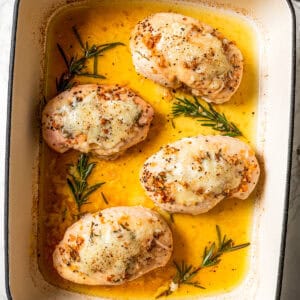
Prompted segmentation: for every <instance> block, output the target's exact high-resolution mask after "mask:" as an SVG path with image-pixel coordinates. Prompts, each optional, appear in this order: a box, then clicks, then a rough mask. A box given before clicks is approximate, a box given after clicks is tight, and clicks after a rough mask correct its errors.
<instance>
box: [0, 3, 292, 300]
mask: <svg viewBox="0 0 300 300" xmlns="http://www.w3.org/2000/svg"><path fill="white" fill-rule="evenodd" d="M286 2H287V4H288V6H289V8H290V12H291V16H292V23H293V25H292V27H293V28H292V39H293V40H292V74H291V108H290V124H289V149H288V162H287V164H288V171H287V175H286V192H285V207H284V216H283V228H282V235H281V250H280V262H279V269H278V276H277V288H276V299H278V300H279V299H280V296H281V292H282V279H283V269H284V257H285V248H286V235H287V222H288V206H289V196H290V185H291V168H292V154H293V137H294V117H295V114H294V110H295V83H296V76H295V74H296V14H295V10H294V6H293V4H292V0H286ZM19 6H20V0H16V1H15V4H14V13H13V26H12V38H11V50H10V66H9V79H8V96H7V100H8V102H7V123H6V145H5V148H6V153H5V195H4V197H5V199H4V231H5V233H4V260H5V261H4V267H5V289H6V296H7V299H13V298H12V295H11V291H10V285H9V277H10V274H9V245H8V235H9V223H8V222H9V205H8V202H9V160H10V135H11V110H12V90H13V76H14V63H15V50H16V36H17V29H18V28H17V27H18V17H19Z"/></svg>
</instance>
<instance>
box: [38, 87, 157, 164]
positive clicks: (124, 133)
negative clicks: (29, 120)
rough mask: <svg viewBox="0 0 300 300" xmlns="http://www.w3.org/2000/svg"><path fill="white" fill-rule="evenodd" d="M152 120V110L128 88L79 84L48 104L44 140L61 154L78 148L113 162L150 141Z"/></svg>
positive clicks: (44, 114) (44, 121)
mask: <svg viewBox="0 0 300 300" xmlns="http://www.w3.org/2000/svg"><path fill="white" fill-rule="evenodd" d="M152 118H153V109H152V107H151V106H150V105H149V104H148V103H146V102H145V101H144V100H143V99H142V98H141V97H139V96H138V95H137V94H135V93H134V92H133V91H132V90H130V89H128V88H125V87H121V86H118V85H115V86H109V85H96V84H87V85H78V86H76V87H73V88H71V89H70V90H67V91H65V92H63V93H61V94H59V95H58V96H56V97H55V98H54V99H52V100H50V101H49V102H48V103H47V105H46V107H45V109H44V111H43V116H42V127H43V137H44V139H45V141H46V142H47V144H48V145H49V146H50V147H51V148H52V149H54V150H55V151H57V152H59V153H64V152H65V151H67V150H69V149H75V150H78V151H80V152H84V153H87V152H92V153H93V154H95V155H97V156H98V157H100V158H107V159H113V158H116V157H118V156H119V155H120V154H122V152H124V151H125V150H126V149H127V148H129V147H131V146H133V145H135V144H137V143H139V142H141V141H143V140H144V139H145V138H146V136H147V134H148V131H149V127H150V123H151V121H152Z"/></svg>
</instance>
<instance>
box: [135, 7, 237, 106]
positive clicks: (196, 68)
mask: <svg viewBox="0 0 300 300" xmlns="http://www.w3.org/2000/svg"><path fill="white" fill-rule="evenodd" d="M130 47H131V53H132V59H133V64H134V66H135V68H136V71H137V72H138V73H140V74H142V75H143V76H145V77H147V78H149V79H151V80H153V81H155V82H157V83H159V84H160V85H163V86H166V87H169V88H173V89H178V88H182V87H183V88H185V89H187V90H188V91H190V92H191V93H192V94H194V95H195V96H201V97H203V99H205V100H206V101H208V102H214V103H223V102H226V101H228V100H230V98H231V96H232V95H233V94H234V93H235V92H236V90H237V88H238V87H239V85H240V82H241V79H242V75H243V56H242V53H241V51H240V50H239V49H238V47H237V46H236V45H235V44H234V42H232V41H229V40H227V39H226V38H225V37H224V36H223V35H222V34H221V33H220V32H218V31H217V30H216V29H214V28H212V27H211V26H209V25H207V24H204V23H202V22H200V21H198V20H196V19H193V18H191V17H187V16H184V15H180V14H175V13H157V14H154V15H151V16H149V17H148V18H146V19H144V20H143V21H141V22H139V23H138V24H137V25H136V27H135V28H134V29H133V31H132V33H131V37H130Z"/></svg>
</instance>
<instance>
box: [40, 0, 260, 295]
mask: <svg viewBox="0 0 300 300" xmlns="http://www.w3.org/2000/svg"><path fill="white" fill-rule="evenodd" d="M120 3H122V4H121V5H120ZM91 5H92V6H91ZM91 5H89V7H85V6H81V7H80V6H78V7H68V8H65V9H63V10H61V11H60V12H59V13H58V14H57V15H56V16H55V17H54V18H53V19H52V20H51V22H50V24H49V27H48V40H47V53H46V59H47V70H46V78H47V80H46V87H45V95H46V99H51V98H52V97H53V96H55V94H56V89H55V78H56V77H59V76H60V74H61V73H62V72H63V71H64V68H65V66H64V63H63V60H62V58H61V56H60V54H59V52H58V50H57V46H56V43H59V44H60V45H61V46H62V47H63V48H64V49H65V52H66V53H68V54H75V53H79V51H80V49H79V45H78V43H77V42H76V40H75V38H74V35H73V33H72V26H74V25H75V26H76V27H77V29H78V31H79V32H80V35H81V37H82V39H83V40H87V41H88V42H89V44H90V45H92V44H93V43H95V44H103V43H107V42H123V43H124V44H125V46H120V47H117V48H115V49H112V50H109V51H107V52H105V53H104V56H103V57H100V58H99V61H98V64H99V73H100V74H103V75H105V76H106V77H107V79H105V80H99V79H93V78H85V77H78V78H76V81H77V82H80V83H99V84H101V83H107V84H117V83H118V84H121V85H126V86H128V87H130V88H132V89H133V90H135V91H136V92H138V93H139V94H140V95H141V96H142V97H143V98H144V99H145V100H146V101H148V102H149V103H150V104H151V105H152V106H153V107H154V109H155V117H154V120H153V125H152V127H151V128H150V132H149V136H148V138H147V140H146V141H144V142H142V143H140V144H138V145H136V146H135V147H132V148H130V149H129V150H127V152H126V153H125V154H124V155H122V156H121V157H120V158H119V159H117V160H115V161H102V160H99V159H97V158H92V160H93V161H96V162H97V165H96V168H95V169H94V171H93V173H92V175H91V177H90V179H89V182H90V184H93V183H96V182H103V181H104V182H106V183H105V185H103V186H102V187H101V189H100V190H98V191H97V192H95V193H94V194H92V196H91V197H90V198H89V203H88V204H86V205H83V206H82V208H81V213H85V212H95V211H98V210H101V209H104V208H107V207H110V206H118V205H143V206H146V207H149V208H154V209H156V208H155V207H154V205H153V203H152V201H151V200H150V199H149V198H147V196H146V195H145V193H144V191H143V189H142V187H141V185H140V183H139V172H140V170H141V167H142V164H143V162H144V161H145V160H146V159H147V158H148V157H149V156H150V155H152V154H153V153H155V152H156V151H158V150H159V149H160V147H161V146H162V145H165V144H166V143H170V142H173V141H176V140H178V139H180V138H182V137H187V136H195V135H198V134H215V132H214V131H212V130H211V129H210V128H205V127H201V126H200V124H199V123H198V122H197V121H195V120H192V119H189V118H183V117H182V118H177V119H175V120H174V122H172V121H171V108H172V97H170V92H169V91H168V90H167V89H165V88H163V87H161V86H159V85H157V84H155V83H153V82H151V81H150V80H147V79H144V78H142V77H141V76H139V75H138V74H136V72H135V70H134V67H133V64H132V60H131V55H130V50H129V36H130V31H131V30H132V28H133V27H134V26H135V24H136V23H137V22H138V21H139V20H142V19H143V18H145V17H146V16H148V15H149V14H151V13H155V12H177V13H181V14H185V15H188V16H191V17H194V18H197V19H199V20H201V21H203V22H205V23H207V24H210V25H211V26H213V27H215V28H217V29H219V31H220V32H222V33H223V34H224V35H225V36H226V37H227V38H228V39H230V40H233V41H235V42H236V44H237V46H238V47H239V48H240V49H241V51H242V53H243V56H244V60H245V65H244V67H245V70H244V76H243V80H242V83H241V86H240V88H239V90H238V91H237V93H236V94H235V95H234V97H233V98H232V99H231V100H230V101H229V102H228V103H226V104H223V105H219V106H218V107H217V109H218V110H219V111H221V112H224V113H225V114H226V116H227V117H228V118H229V119H230V120H231V121H233V122H235V123H236V124H237V125H238V127H239V128H240V129H241V130H242V132H243V134H244V137H243V139H244V140H246V141H247V142H249V143H250V144H252V145H254V142H255V135H256V134H255V132H256V130H255V123H256V122H255V121H256V113H257V98H258V70H257V68H258V67H257V53H256V52H257V50H256V40H255V34H254V31H253V29H252V28H251V26H250V25H249V24H248V23H247V22H246V21H245V20H244V19H243V18H241V17H238V16H237V15H231V14H228V13H225V12H222V11H221V10H216V9H209V8H205V7H199V6H191V5H190V6H188V5H184V4H178V3H176V2H174V1H172V4H170V3H169V4H168V3H167V2H163V3H157V2H155V1H145V2H144V1H121V2H120V1H115V0H111V1H101V2H97V4H95V5H94V6H93V4H91ZM90 68H91V69H92V66H90ZM77 157H78V153H76V152H75V151H69V152H67V153H65V154H58V153H55V152H54V151H52V150H50V149H49V148H48V147H47V146H46V145H43V147H42V160H41V185H40V186H41V189H40V206H39V239H38V240H39V249H38V252H39V253H38V257H39V259H38V260H39V267H40V270H41V272H42V274H43V276H44V277H45V279H46V280H47V281H48V282H50V283H51V284H53V285H55V286H59V287H61V288H64V289H67V290H71V291H76V292H81V293H85V294H89V295H94V296H98V297H109V298H113V299H153V298H155V295H157V293H158V291H159V290H160V287H161V286H165V287H166V285H167V284H168V282H169V281H170V279H171V278H172V276H174V274H175V269H174V267H173V265H172V261H173V260H176V261H182V260H184V261H186V262H187V263H189V264H193V265H197V264H199V263H200V262H201V258H202V253H203V249H204V247H205V246H206V245H209V243H211V242H213V241H216V239H217V237H216V231H215V226H216V224H218V225H219V226H220V227H221V230H222V232H223V233H224V234H225V233H226V234H227V236H229V237H231V238H232V239H233V240H234V241H236V242H237V243H244V242H248V241H250V232H251V220H252V215H253V208H254V201H255V193H253V194H252V196H251V197H250V198H249V199H247V200H244V201H243V200H237V199H230V200H225V201H223V202H221V203H220V204H219V205H217V206H216V207H215V208H214V209H212V210H211V211H209V212H208V213H206V214H202V215H199V216H190V215H183V214H182V215H180V214H175V215H174V216H173V217H174V222H171V220H170V218H169V215H168V214H165V213H163V212H162V214H163V215H164V216H165V217H166V219H167V220H168V222H169V224H170V227H171V229H172V231H173V237H174V254H173V257H172V259H171V260H170V262H169V264H168V265H167V266H166V267H164V268H160V269H157V270H155V271H152V272H150V273H148V274H146V275H144V276H143V277H141V278H139V279H136V280H134V281H132V282H129V283H126V284H124V285H121V286H115V287H104V286H94V287H91V286H84V285H77V284H73V283H70V282H68V281H66V280H64V279H62V278H61V277H60V276H59V275H58V274H57V273H56V272H55V270H54V268H53V265H52V253H53V250H54V247H55V245H56V244H57V243H58V242H59V241H60V240H61V239H62V237H63V235H64V232H65V230H66V228H67V227H68V226H70V225H71V224H72V223H74V222H75V221H76V220H77V215H78V211H77V207H76V205H75V202H74V200H73V198H72V195H71V194H70V191H69V189H68V186H67V184H66V169H67V165H68V164H70V163H75V162H76V160H77ZM101 192H103V193H104V194H105V196H106V198H107V200H108V202H109V204H108V205H107V204H106V203H105V202H104V201H103V199H102V197H101ZM250 242H251V241H250ZM248 256H249V249H243V250H240V251H236V252H233V253H228V254H225V255H224V256H223V257H222V261H221V263H220V264H219V265H218V266H216V267H212V268H207V269H204V270H202V271H201V272H200V273H199V275H197V277H196V278H195V280H197V281H199V282H200V283H201V285H202V286H204V287H205V289H198V288H195V287H192V286H184V285H183V286H181V288H180V289H179V290H178V291H177V292H176V293H174V294H173V295H171V296H169V297H168V298H173V297H178V296H179V297H180V296H201V295H203V296H204V295H214V294H219V293H224V292H228V291H231V290H232V289H234V288H235V287H236V286H237V285H238V284H239V283H240V282H241V281H242V280H243V279H244V278H245V275H246V274H247V270H248V264H249V261H248ZM160 291H161V290H160Z"/></svg>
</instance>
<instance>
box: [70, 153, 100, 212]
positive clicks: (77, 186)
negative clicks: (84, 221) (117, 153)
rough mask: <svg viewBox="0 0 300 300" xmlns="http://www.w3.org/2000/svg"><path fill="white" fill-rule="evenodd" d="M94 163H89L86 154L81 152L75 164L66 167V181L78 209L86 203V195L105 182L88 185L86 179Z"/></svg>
mask: <svg viewBox="0 0 300 300" xmlns="http://www.w3.org/2000/svg"><path fill="white" fill-rule="evenodd" d="M95 165H96V163H89V157H88V155H87V154H81V155H80V156H79V158H78V161H77V165H70V166H69V168H68V175H69V177H68V178H67V183H68V186H69V188H70V190H71V192H72V194H73V197H74V200H75V202H76V204H77V208H78V211H80V208H81V206H82V205H83V204H87V200H88V197H89V196H90V195H91V194H92V193H93V192H95V191H96V190H97V189H98V188H99V187H101V186H102V185H103V184H104V183H105V182H100V183H96V184H94V185H92V186H89V185H88V183H87V179H88V177H89V176H90V174H91V173H92V171H93V169H94V167H95Z"/></svg>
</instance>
